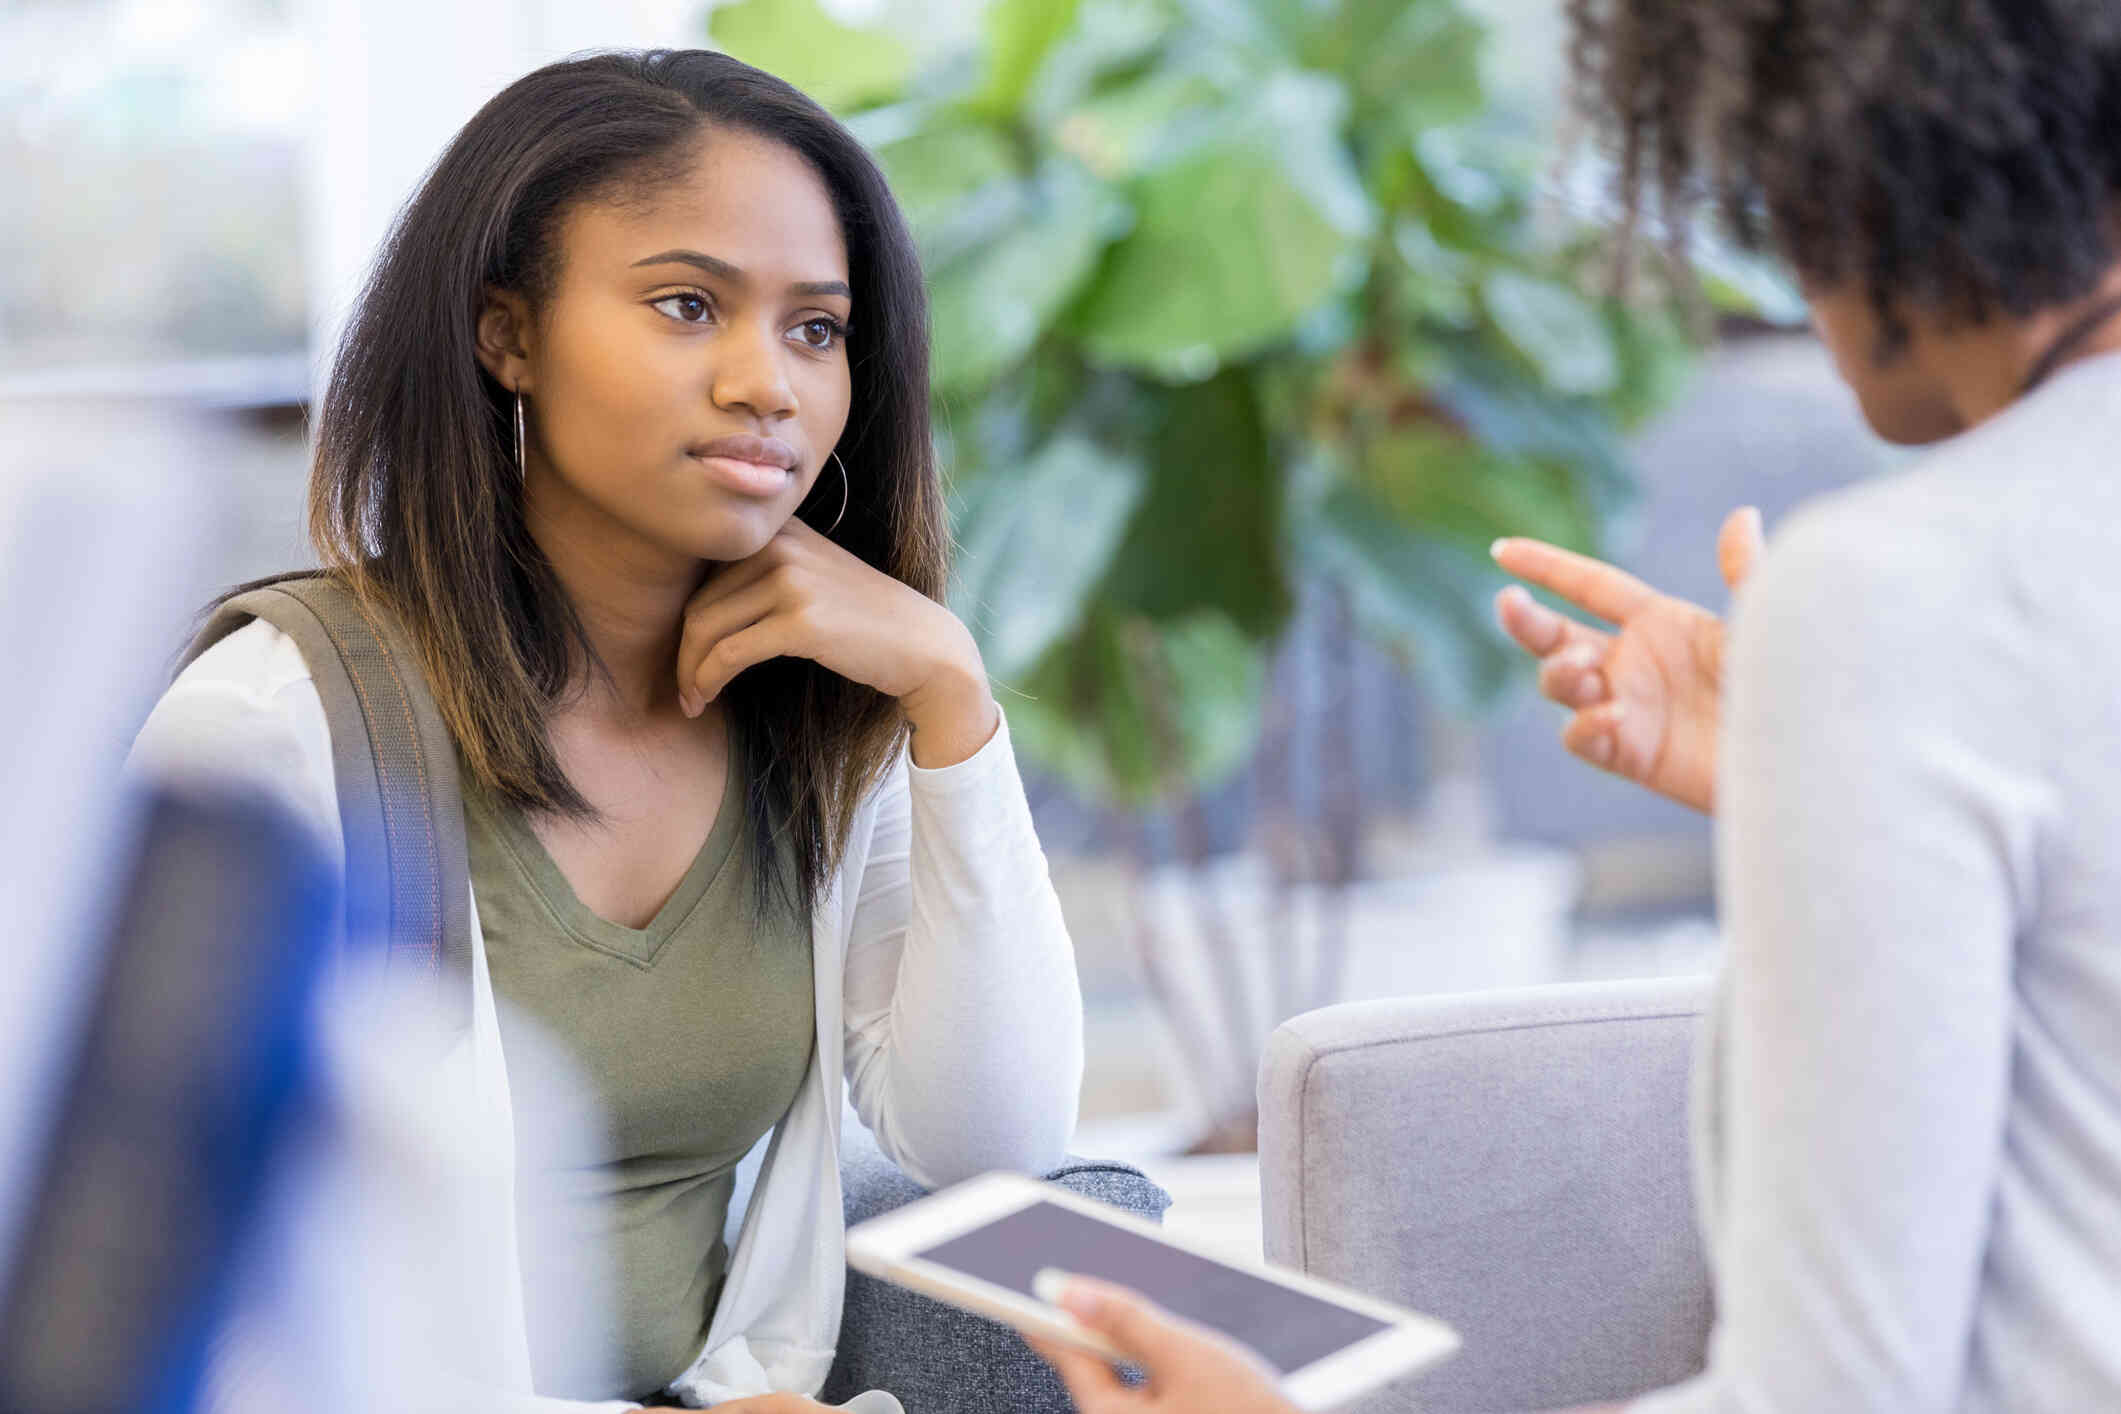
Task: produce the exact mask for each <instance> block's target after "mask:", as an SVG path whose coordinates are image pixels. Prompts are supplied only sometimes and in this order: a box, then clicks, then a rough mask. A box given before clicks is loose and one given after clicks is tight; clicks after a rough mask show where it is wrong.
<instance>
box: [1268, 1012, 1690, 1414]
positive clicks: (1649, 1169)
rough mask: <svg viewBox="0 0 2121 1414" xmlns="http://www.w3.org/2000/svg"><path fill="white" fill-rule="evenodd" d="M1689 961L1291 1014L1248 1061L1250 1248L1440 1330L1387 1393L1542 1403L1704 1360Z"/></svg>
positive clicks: (1429, 1399) (1609, 1393)
mask: <svg viewBox="0 0 2121 1414" xmlns="http://www.w3.org/2000/svg"><path fill="white" fill-rule="evenodd" d="M1707 999H1708V983H1707V981H1706V980H1705V979H1699V978H1685V979H1660V980H1654V981H1635V982H1620V983H1592V984H1582V985H1566V986H1552V987H1537V988H1529V989H1523V990H1513V991H1501V992H1481V993H1469V994H1465V995H1461V996H1438V997H1413V998H1406V999H1402V1000H1393V1001H1385V1002H1363V1003H1355V1004H1351V1005H1345V1006H1336V1007H1328V1008H1326V1009H1324V1010H1322V1011H1315V1012H1311V1013H1308V1014H1307V1015H1304V1016H1299V1017H1297V1018H1295V1019H1294V1020H1292V1021H1290V1022H1288V1023H1287V1024H1285V1025H1283V1026H1282V1027H1281V1028H1280V1029H1279V1030H1277V1031H1276V1032H1275V1033H1274V1035H1273V1037H1272V1039H1271V1040H1270V1041H1269V1042H1268V1046H1267V1054H1266V1061H1265V1064H1264V1065H1263V1067H1262V1069H1261V1073H1260V1181H1261V1191H1262V1198H1263V1201H1264V1205H1265V1210H1264V1214H1263V1220H1264V1223H1265V1229H1266V1231H1265V1237H1266V1250H1267V1256H1268V1257H1269V1258H1270V1259H1272V1260H1274V1261H1277V1262H1282V1263H1286V1264H1288V1265H1290V1266H1294V1267H1298V1268H1301V1269H1303V1270H1304V1271H1308V1272H1312V1273H1315V1274H1317V1275H1319V1276H1322V1277H1327V1278H1330V1279H1332V1280H1334V1281H1339V1282H1344V1283H1346V1284H1347V1285H1349V1286H1352V1287H1355V1288H1357V1289H1358V1290H1362V1291H1367V1292H1370V1293H1372V1294H1374V1295H1376V1296H1379V1297H1382V1298H1384V1299H1386V1300H1391V1301H1396V1302H1399V1303H1401V1304H1403V1305H1406V1306H1410V1307H1412V1308H1414V1309H1416V1310H1419V1311H1423V1312H1427V1313H1429V1314H1431V1315H1434V1316H1437V1317H1439V1318H1440V1319H1442V1320H1445V1321H1448V1322H1450V1323H1451V1324H1452V1325H1453V1326H1455V1327H1457V1329H1458V1331H1459V1333H1460V1334H1461V1335H1462V1336H1464V1338H1465V1344H1464V1346H1463V1347H1462V1349H1461V1350H1460V1352H1459V1353H1458V1355H1456V1356H1455V1357H1454V1358H1453V1359H1452V1360H1450V1361H1449V1362H1448V1363H1446V1364H1444V1365H1441V1366H1439V1367H1437V1368H1436V1369H1435V1370H1433V1371H1431V1372H1429V1373H1428V1374H1426V1375H1423V1376H1419V1377H1417V1378H1415V1379H1412V1380H1409V1381H1406V1382H1404V1383H1402V1384H1401V1385H1398V1386H1395V1387H1393V1388H1392V1389H1390V1390H1387V1391H1384V1392H1382V1393H1380V1394H1378V1395H1376V1396H1373V1397H1372V1398H1371V1399H1369V1400H1368V1401H1366V1402H1364V1403H1363V1404H1362V1405H1360V1406H1359V1408H1360V1409H1361V1410H1362V1411H1363V1414H1384V1411H1399V1410H1412V1409H1415V1408H1417V1407H1418V1408H1420V1409H1424V1410H1429V1411H1445V1410H1450V1411H1457V1410H1466V1411H1471V1410H1490V1411H1493V1410H1524V1409H1548V1408H1553V1407H1556V1406H1560V1405H1568V1404H1576V1403H1582V1402H1586V1401H1593V1400H1601V1399H1617V1398H1623V1397H1625V1396H1627V1395H1631V1394H1636V1393H1639V1392H1641V1391H1642V1390H1645V1389H1650V1388H1655V1387H1657V1386H1659V1385H1663V1384H1668V1383H1670V1382H1672V1381H1675V1380H1679V1379H1683V1378H1684V1377H1686V1376H1687V1375H1689V1374H1692V1373H1694V1372H1695V1371H1697V1370H1698V1369H1700V1367H1701V1363H1702V1356H1703V1351H1704V1350H1705V1348H1706V1342H1707V1336H1708V1330H1709V1324H1710V1318H1711V1307H1710V1292H1709V1285H1708V1274H1707V1269H1706V1267H1705V1265H1704V1262H1703V1257H1702V1252H1701V1247H1700V1242H1699V1239H1698V1237H1697V1235H1696V1228H1695V1221H1694V1209H1693V1201H1692V1190H1691V1186H1690V1182H1689V1162H1688V1150H1687V1135H1686V1093H1687V1076H1688V1060H1689V1053H1690V1051H1691V1048H1692V1039H1693V1033H1694V1030H1695V1022H1696V1019H1697V1017H1698V1015H1699V1013H1700V1012H1701V1010H1702V1008H1703V1007H1704V1006H1705V1005H1706V1004H1707Z"/></svg>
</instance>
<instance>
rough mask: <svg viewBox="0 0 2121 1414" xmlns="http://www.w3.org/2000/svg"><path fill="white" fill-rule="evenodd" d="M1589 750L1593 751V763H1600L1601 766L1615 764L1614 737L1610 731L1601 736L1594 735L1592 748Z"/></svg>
mask: <svg viewBox="0 0 2121 1414" xmlns="http://www.w3.org/2000/svg"><path fill="white" fill-rule="evenodd" d="M1589 750H1590V753H1591V760H1592V762H1593V763H1595V764H1597V765H1600V766H1610V765H1612V764H1613V737H1612V734H1611V733H1610V732H1608V733H1607V734H1606V735H1604V736H1599V737H1593V738H1592V739H1591V745H1590V748H1589Z"/></svg>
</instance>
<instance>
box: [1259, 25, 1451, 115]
mask: <svg viewBox="0 0 2121 1414" xmlns="http://www.w3.org/2000/svg"><path fill="white" fill-rule="evenodd" d="M1255 3H1260V4H1265V5H1268V6H1270V7H1273V8H1279V9H1290V8H1296V9H1303V10H1310V11H1312V12H1313V13H1314V15H1315V19H1314V21H1313V23H1312V25H1311V27H1310V29H1309V31H1308V33H1307V34H1306V35H1305V38H1304V40H1303V52H1304V53H1305V55H1306V57H1307V60H1308V62H1310V63H1311V64H1313V65H1315V66H1317V67H1319V68H1325V69H1332V70H1334V71H1336V72H1338V73H1340V74H1342V75H1343V76H1345V77H1346V78H1347V80H1348V82H1349V83H1350V84H1351V85H1353V87H1354V89H1355V91H1356V93H1357V94H1358V95H1359V96H1360V97H1361V98H1363V99H1364V100H1366V101H1369V102H1372V103H1378V104H1382V105H1388V106H1390V107H1392V108H1393V109H1395V110H1397V111H1399V112H1401V113H1403V114H1406V115H1407V116H1409V117H1412V118H1414V119H1415V120H1416V121H1418V122H1420V123H1423V124H1439V123H1451V122H1457V121H1459V120H1460V119H1463V118H1468V117H1471V116H1472V115H1473V114H1475V113H1478V112H1479V111H1480V110H1481V108H1482V106H1483V105H1484V104H1485V102H1486V98H1487V95H1486V92H1485V90H1484V88H1483V86H1482V84H1481V73H1480V59H1481V53H1480V51H1481V47H1482V45H1483V43H1484V42H1485V40H1486V37H1487V34H1486V29H1485V27H1484V26H1483V25H1482V24H1481V23H1480V22H1479V21H1478V20H1477V19H1475V18H1474V17H1473V16H1471V15H1469V14H1467V13H1466V11H1465V10H1464V8H1463V7H1461V6H1460V5H1459V4H1458V3H1457V0H1336V3H1334V4H1330V5H1326V6H1322V7H1321V6H1309V5H1304V4H1302V3H1301V0H1255Z"/></svg>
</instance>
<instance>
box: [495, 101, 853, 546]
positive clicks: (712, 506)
mask: <svg viewBox="0 0 2121 1414" xmlns="http://www.w3.org/2000/svg"><path fill="white" fill-rule="evenodd" d="M560 240H561V259H562V263H561V268H560V272H559V276H558V281H557V284H556V286H555V288H554V290H553V292H552V295H551V297H550V299H549V300H548V301H547V302H546V305H545V307H544V308H543V309H542V310H539V311H537V312H536V313H535V315H531V314H530V313H529V311H528V310H527V306H525V305H524V304H523V302H522V301H521V300H520V299H519V298H517V297H516V296H514V295H512V294H509V293H507V292H494V294H493V303H492V304H490V305H489V307H488V309H487V311H486V312H485V313H484V314H482V316H481V319H480V357H481V361H482V362H484V363H485V364H486V366H487V368H488V370H489V371H491V372H492V373H493V374H494V376H495V377H496V378H498V379H500V381H501V384H502V386H504V387H516V388H519V389H520V391H521V392H522V394H523V397H524V415H525V418H526V422H527V427H526V435H527V442H528V457H529V463H530V465H529V468H528V482H527V489H526V495H527V497H528V498H529V503H530V508H531V509H530V514H531V517H532V522H533V524H534V525H541V526H545V527H548V528H549V527H552V526H554V525H555V524H557V523H566V524H568V525H569V527H570V533H572V532H573V531H576V530H581V529H590V530H592V531H593V533H596V534H598V535H600V536H606V535H615V536H618V537H622V538H630V539H631V540H633V541H634V542H636V543H637V544H640V545H642V546H645V547H647V548H649V549H650V550H651V551H652V552H653V551H661V552H666V553H667V554H668V555H669V556H671V557H672V558H674V559H686V560H715V561H728V560H740V559H744V558H746V557H748V556H750V555H752V554H755V553H756V552H757V551H759V550H760V549H761V548H763V547H764V546H765V545H766V543H767V542H768V541H770V540H771V539H772V538H773V537H774V535H775V534H776V533H777V532H778V531H779V530H780V528H781V527H782V526H783V525H785V524H786V523H787V521H788V519H789V518H790V517H791V516H792V515H794V513H795V509H796V507H797V506H798V505H799V504H801V502H802V500H803V497H804V496H805V495H806V494H808V492H809V490H810V487H811V485H812V484H813V483H814V482H815V481H816V479H817V477H818V475H819V470H820V467H821V466H822V465H823V464H824V462H825V460H826V456H827V454H828V453H830V452H831V451H832V449H833V446H834V444H835V443H837V442H838V441H839V437H840V432H841V429H843V428H844V427H845V426H846V424H847V409H848V401H849V397H850V384H849V375H848V363H847V349H846V343H845V325H846V323H847V321H848V320H849V319H851V318H852V317H853V301H852V298H851V295H850V292H849V289H848V275H847V249H846V242H845V240H844V238H843V237H842V235H841V232H840V226H839V220H838V217H837V215H836V214H835V213H834V211H833V207H832V200H831V197H830V195H829V193H828V192H827V190H826V188H825V184H824V182H823V181H822V180H821V179H820V178H819V177H818V175H817V173H816V172H815V171H813V170H812V169H811V167H810V166H809V164H808V163H806V162H805V161H804V160H803V159H802V158H801V157H799V156H797V155H796V154H795V153H794V152H793V151H791V150H790V149H788V148H786V147H783V146H781V145H780V144H778V143H774V142H770V141H767V140H765V139H762V138H757V137H753V136H751V135H749V134H741V133H714V134H711V135H709V136H708V137H707V138H706V139H705V140H704V141H703V142H702V143H701V144H700V145H699V148H698V150H697V154H696V156H695V157H694V159H693V160H692V162H691V165H690V167H689V169H688V170H687V172H686V173H685V175H684V176H682V177H681V178H680V179H678V180H677V181H675V182H673V183H671V184H670V185H668V186H666V187H664V188H662V189H661V190H660V191H659V192H657V193H655V194H654V196H653V199H652V201H651V202H650V203H649V204H647V205H643V206H626V205H619V204H611V203H602V202H598V203H588V204H583V205H579V206H577V207H575V208H574V209H573V210H572V211H570V212H569V213H567V215H566V216H565V218H564V219H563V222H562V226H561V231H560ZM510 318H513V319H514V320H516V321H518V324H517V325H516V327H517V328H518V329H520V333H519V334H518V335H516V336H514V337H515V341H514V342H513V343H511V336H510V335H509V333H508V328H509V325H508V320H509V319H510ZM526 319H528V320H529V322H528V323H527V325H525V324H523V323H521V321H524V320H526ZM489 321H494V330H495V332H494V333H493V334H489ZM511 350H512V351H511ZM490 351H494V352H493V356H489V352H490ZM730 437H737V438H746V437H749V438H757V439H763V440H762V441H759V442H754V443H751V444H749V445H739V446H737V447H735V448H734V449H732V450H733V453H734V456H733V457H716V456H711V455H705V454H704V453H705V451H706V449H707V448H708V445H709V444H710V443H714V442H716V441H718V440H719V439H724V438H730ZM782 461H785V462H787V463H789V464H788V465H786V466H782V465H776V464H775V463H776V462H782ZM832 474H833V475H837V474H838V472H837V469H836V468H835V469H834V471H833V473H832Z"/></svg>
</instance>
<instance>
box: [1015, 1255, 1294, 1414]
mask: <svg viewBox="0 0 2121 1414" xmlns="http://www.w3.org/2000/svg"><path fill="white" fill-rule="evenodd" d="M1060 1305H1061V1308H1062V1309H1063V1310H1065V1311H1067V1312H1068V1314H1070V1315H1071V1316H1073V1317H1075V1319H1076V1321H1077V1322H1078V1323H1079V1324H1081V1325H1083V1326H1085V1327H1087V1328H1089V1329H1090V1330H1092V1331H1095V1332H1096V1333H1097V1334H1099V1335H1101V1336H1103V1337H1104V1338H1105V1339H1106V1340H1108V1341H1110V1342H1111V1343H1112V1345H1113V1346H1114V1347H1116V1348H1117V1349H1118V1350H1120V1351H1121V1352H1122V1353H1124V1354H1125V1355H1126V1357H1127V1358H1128V1359H1129V1360H1131V1361H1132V1362H1134V1363H1135V1364H1137V1365H1140V1366H1141V1367H1142V1369H1143V1370H1144V1371H1146V1372H1147V1374H1148V1377H1149V1378H1148V1383H1147V1384H1146V1385H1143V1386H1132V1385H1127V1384H1123V1383H1121V1381H1120V1378H1119V1375H1118V1374H1117V1373H1116V1372H1115V1371H1114V1370H1113V1368H1112V1367H1111V1366H1110V1365H1109V1364H1107V1363H1105V1361H1104V1359H1103V1358H1102V1357H1101V1356H1097V1355H1092V1354H1090V1353H1089V1352H1087V1351H1083V1350H1078V1349H1075V1348H1073V1347H1069V1346H1062V1345H1056V1344H1053V1343H1052V1342H1050V1341H1043V1340H1031V1341H1030V1342H1029V1344H1030V1346H1031V1348H1032V1349H1033V1350H1035V1351H1037V1352H1038V1353H1039V1355H1040V1356H1042V1357H1043V1358H1044V1359H1045V1361H1046V1363H1048V1364H1049V1365H1051V1366H1053V1368H1054V1369H1055V1370H1057V1371H1059V1372H1060V1377H1061V1380H1062V1382H1063V1383H1065V1384H1066V1385H1067V1386H1068V1393H1069V1394H1070V1395H1071V1396H1072V1397H1073V1398H1074V1400H1075V1407H1076V1409H1077V1410H1078V1411H1079V1414H1134V1412H1135V1411H1140V1414H1295V1411H1296V1406H1295V1405H1293V1404H1291V1403H1289V1401H1287V1400H1286V1399H1283V1398H1282V1397H1281V1395H1280V1393H1279V1392H1277V1391H1276V1390H1275V1388H1274V1375H1273V1372H1272V1371H1270V1370H1269V1369H1268V1368H1267V1367H1266V1365H1264V1364H1263V1363H1261V1362H1260V1360H1259V1358H1258V1357H1257V1356H1255V1355H1253V1354H1252V1353H1251V1352H1249V1351H1247V1350H1245V1349H1244V1348H1243V1347H1241V1346H1239V1345H1237V1344H1236V1343H1234V1342H1232V1341H1230V1340H1227V1339H1225V1338H1223V1337H1222V1336H1219V1335H1217V1334H1215V1333H1214V1332H1212V1331H1208V1330H1204V1329H1202V1328H1201V1327H1199V1326H1196V1325H1192V1324H1190V1323H1189V1322H1186V1321H1181V1320H1179V1319H1177V1318H1176V1317H1174V1316H1171V1315H1169V1314H1167V1313H1166V1312H1164V1311H1162V1310H1160V1309H1158V1308H1157V1307H1156V1306H1154V1305H1152V1304H1150V1303H1149V1302H1148V1301H1147V1300H1145V1299H1144V1298H1142V1297H1140V1296H1137V1295H1136V1294H1135V1293H1133V1292H1131V1291H1127V1290H1125V1289H1124V1288H1122V1287H1116V1286H1110V1285H1107V1284H1106V1283H1104V1282H1096V1281H1091V1280H1090V1279H1089V1278H1087V1277H1070V1278H1069V1279H1068V1284H1067V1287H1066V1288H1065V1289H1064V1290H1063V1291H1062V1292H1061V1296H1060Z"/></svg>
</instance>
